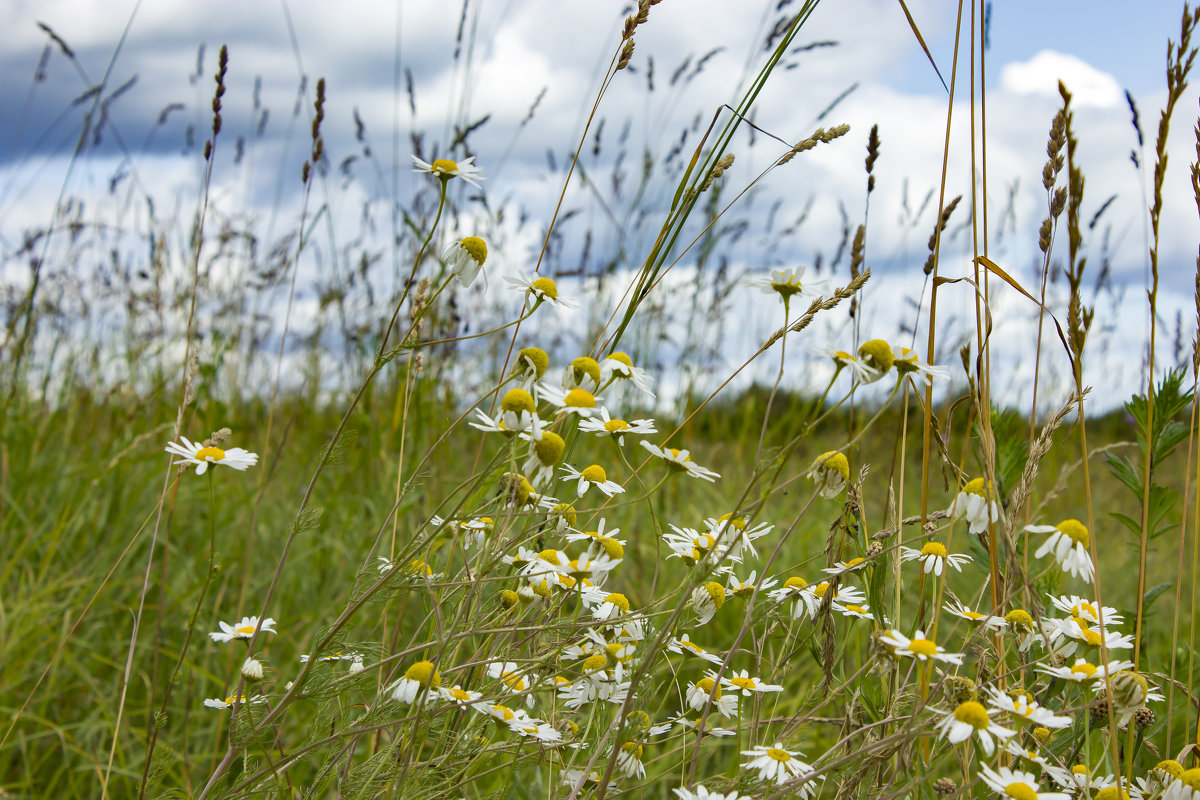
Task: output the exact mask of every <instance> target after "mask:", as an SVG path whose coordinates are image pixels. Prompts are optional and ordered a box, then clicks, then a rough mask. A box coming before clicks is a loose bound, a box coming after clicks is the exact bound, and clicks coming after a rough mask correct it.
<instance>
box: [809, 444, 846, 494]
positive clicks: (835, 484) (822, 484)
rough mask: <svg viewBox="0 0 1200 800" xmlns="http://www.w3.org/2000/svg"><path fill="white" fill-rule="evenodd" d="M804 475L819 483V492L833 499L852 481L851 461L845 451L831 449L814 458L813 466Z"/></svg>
mask: <svg viewBox="0 0 1200 800" xmlns="http://www.w3.org/2000/svg"><path fill="white" fill-rule="evenodd" d="M804 476H805V477H806V478H809V479H810V480H812V481H814V482H815V483H816V484H817V494H819V495H821V497H824V498H826V499H832V498H834V497H837V496H838V495H839V494H841V493H842V491H844V490H845V488H846V484H848V483H849V482H850V462H849V461H848V460H847V459H846V454H845V453H839V452H838V451H836V450H831V451H829V452H827V453H822V454H821V455H819V456H817V457H816V458H815V459H813V463H812V466H811V467H809V468H808V472H806V473H804Z"/></svg>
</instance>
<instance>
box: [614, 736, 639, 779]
mask: <svg viewBox="0 0 1200 800" xmlns="http://www.w3.org/2000/svg"><path fill="white" fill-rule="evenodd" d="M617 769H619V770H621V772H622V774H624V775H625V777H627V778H644V777H646V765H645V764H643V763H642V746H641V745H640V744H638V743H637V742H626V743H625V744H623V745H621V747H620V749H618V750H617Z"/></svg>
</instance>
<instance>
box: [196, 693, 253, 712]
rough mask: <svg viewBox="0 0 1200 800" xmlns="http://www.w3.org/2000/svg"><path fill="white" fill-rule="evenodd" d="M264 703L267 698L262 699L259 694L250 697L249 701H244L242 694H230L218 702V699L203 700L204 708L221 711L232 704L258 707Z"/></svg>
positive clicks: (244, 697) (244, 696)
mask: <svg viewBox="0 0 1200 800" xmlns="http://www.w3.org/2000/svg"><path fill="white" fill-rule="evenodd" d="M265 702H267V698H265V697H263V696H262V695H261V694H260V695H256V696H255V697H251V698H250V699H246V695H244V694H241V695H238V694H231V695H230V696H229V697H226V698H225V699H224V700H218V699H209V700H205V701H204V705H205V707H206V708H216V709H222V708H229V707H230V706H232V705H233V704H234V703H242V704H244V705H253V706H256V705H259V704H261V703H265Z"/></svg>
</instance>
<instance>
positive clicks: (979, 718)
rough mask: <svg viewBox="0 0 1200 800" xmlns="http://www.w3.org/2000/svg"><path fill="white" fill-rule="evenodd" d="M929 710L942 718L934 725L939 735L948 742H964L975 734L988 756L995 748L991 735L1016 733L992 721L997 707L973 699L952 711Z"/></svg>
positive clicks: (997, 712)
mask: <svg viewBox="0 0 1200 800" xmlns="http://www.w3.org/2000/svg"><path fill="white" fill-rule="evenodd" d="M930 710H931V711H933V712H934V713H937V714H941V715H942V719H941V720H940V721H939V722H938V723H937V724H936V725H935V726H934V729H935V730H936V731H937V732H938V735H939V736H944V737H945V738H946V741H948V742H950V744H958V743H959V742H965V741H966V740H967V739H970V738H971V737H972V736H975V737H976V738H978V739H979V744H980V746H981V747H983V752H985V753H987V754H988V755H989V756H990V755H991V754H992V752H993V751H994V750H995V749H996V743H995V742H994V741H993V739H992V737H993V736H994V737H996V738H997V739H1007V738H1009V737H1010V736H1013V735H1015V734H1016V731H1013V730H1009V729H1008V728H1005V727H1002V726H1000V725H997V724H996V723H995V722H992V716H994V715H995V714H999V713H1000V710H999V709H994V708H993V709H988V708H985V707H984V706H983V704H982V703H977V702H975V701H974V700H968V701H966V702H965V703H959V704H958V706H957V707H956V708H955V709H954V710H953V711H939V710H937V709H930Z"/></svg>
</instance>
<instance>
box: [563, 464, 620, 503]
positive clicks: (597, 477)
mask: <svg viewBox="0 0 1200 800" xmlns="http://www.w3.org/2000/svg"><path fill="white" fill-rule="evenodd" d="M561 469H562V471H563V472H564V473H565V474H564V476H563V477H562V480H564V481H575V482H576V483H575V492H576V495H577V496H579V497H583V496H584V495H585V494H587V491H588V489H590V488H592V487H593V486H595V487H596V488H597V489H599V490H600V491H601V492H603V493H604V494H606V495H608V496H609V497H612V496H613V495H614V494H622V493H623V492H624V491H625V487H624V486H622V485H621V484H619V483H617V482H616V481H610V480H609V479H608V473H607V472H605V471H604V467H602V466H600V465H599V464H592V465H591V466H587V467H584V468H583V469H581V470H579V469H575V467H572V466H571V465H570V464H565V465H563V466H562V467H561Z"/></svg>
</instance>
